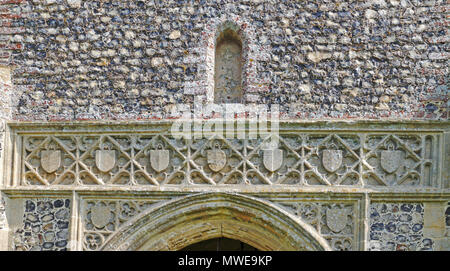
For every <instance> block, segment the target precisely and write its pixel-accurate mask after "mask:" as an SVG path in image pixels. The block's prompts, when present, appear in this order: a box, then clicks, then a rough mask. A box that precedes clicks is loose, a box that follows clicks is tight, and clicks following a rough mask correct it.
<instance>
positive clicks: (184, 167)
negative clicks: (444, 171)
mask: <svg viewBox="0 0 450 271" xmlns="http://www.w3.org/2000/svg"><path fill="white" fill-rule="evenodd" d="M275 137H276V139H277V142H278V145H277V146H274V147H273V148H270V149H268V148H267V145H268V143H269V142H271V141H272V140H273V139H274V138H275ZM439 138H440V135H439V134H438V133H436V134H430V133H423V134H421V133H415V134H411V133H409V134H396V133H387V132H384V133H374V132H372V133H371V132H346V133H323V132H322V133H321V132H301V131H299V132H289V133H287V132H280V134H279V135H272V136H267V137H265V138H260V137H258V138H256V139H235V138H231V139H229V138H224V137H222V136H220V135H215V136H213V137H211V138H209V139H206V138H193V139H185V138H174V137H172V136H171V135H170V134H168V133H154V132H153V133H131V132H130V133H126V132H123V133H106V132H98V133H88V134H83V133H79V134H77V133H70V134H64V133H59V134H53V133H48V134H45V133H39V134H36V135H33V134H25V135H21V136H18V137H17V140H21V142H22V144H21V153H22V155H21V156H18V157H14V159H19V160H20V163H21V169H22V170H20V172H17V174H15V175H14V176H17V178H19V180H18V181H14V182H13V183H15V184H18V185H19V186H30V185H31V186H34V185H77V186H91V185H127V186H145V185H151V186H163V185H198V184H202V185H242V184H244V185H296V186H342V185H345V186H357V187H364V186H400V185H402V186H416V187H437V188H439V187H441V184H440V179H439V176H440V175H439V174H438V173H439V157H440V156H439V155H437V154H435V152H437V151H438V149H439V144H440V140H439ZM14 159H12V160H14ZM12 163H14V161H12Z"/></svg>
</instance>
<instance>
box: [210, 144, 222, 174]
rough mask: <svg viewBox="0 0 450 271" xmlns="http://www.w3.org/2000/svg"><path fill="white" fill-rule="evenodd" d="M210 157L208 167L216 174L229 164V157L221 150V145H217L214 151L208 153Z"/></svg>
mask: <svg viewBox="0 0 450 271" xmlns="http://www.w3.org/2000/svg"><path fill="white" fill-rule="evenodd" d="M206 154H207V157H208V166H209V168H210V169H211V170H212V171H214V172H219V171H220V170H221V169H222V168H223V167H224V166H225V164H226V163H227V156H226V154H225V152H224V151H222V150H221V149H220V145H219V144H218V143H215V145H214V147H213V149H212V150H207V151H206Z"/></svg>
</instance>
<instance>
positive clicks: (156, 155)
mask: <svg viewBox="0 0 450 271" xmlns="http://www.w3.org/2000/svg"><path fill="white" fill-rule="evenodd" d="M158 147H159V149H158V150H151V151H150V165H151V166H152V168H153V169H154V170H155V171H156V172H158V173H159V172H161V171H163V170H165V169H166V168H167V167H168V166H169V151H168V150H163V149H162V146H161V145H159V146H158Z"/></svg>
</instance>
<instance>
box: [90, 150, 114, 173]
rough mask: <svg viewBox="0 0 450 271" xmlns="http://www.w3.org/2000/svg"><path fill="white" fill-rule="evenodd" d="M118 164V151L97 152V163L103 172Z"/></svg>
mask: <svg viewBox="0 0 450 271" xmlns="http://www.w3.org/2000/svg"><path fill="white" fill-rule="evenodd" d="M115 164H116V153H115V151H114V150H97V151H96V153H95V165H96V166H97V168H98V169H99V170H100V171H102V172H108V171H110V170H111V169H113V167H114V165H115Z"/></svg>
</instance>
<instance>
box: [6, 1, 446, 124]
mask: <svg viewBox="0 0 450 271" xmlns="http://www.w3.org/2000/svg"><path fill="white" fill-rule="evenodd" d="M0 4H1V12H2V18H3V19H2V25H3V27H2V33H0V34H1V44H2V49H1V63H3V64H4V65H10V66H11V65H12V66H14V70H13V72H12V82H13V84H14V95H13V99H12V104H11V107H12V108H13V113H12V114H13V119H16V120H44V121H45V120H50V121H51V120H97V119H167V118H177V117H179V112H178V111H177V110H176V108H175V107H176V105H177V104H180V103H187V104H192V102H193V98H194V96H199V97H200V98H202V97H203V98H205V97H204V96H205V95H206V90H205V88H207V86H208V85H210V84H211V82H209V81H208V80H210V78H213V77H211V75H212V73H213V69H214V67H211V66H210V65H209V64H208V63H209V62H210V58H211V55H210V53H209V51H208V47H209V46H210V45H211V43H210V38H211V35H214V32H215V31H216V28H217V27H218V26H220V25H221V23H223V22H225V21H227V20H228V21H233V22H235V23H236V24H237V25H238V27H239V28H240V29H241V31H242V32H244V33H245V35H247V38H248V42H246V44H245V46H244V48H243V50H244V51H246V52H248V55H249V59H247V60H246V61H247V63H246V65H248V66H249V69H248V74H246V76H247V79H248V84H247V85H246V89H244V102H245V103H259V104H282V105H283V106H282V108H281V111H282V117H283V118H287V119H324V118H362V119H367V118H391V119H392V118H396V119H398V118H400V119H447V118H448V105H447V103H448V94H447V92H448V89H447V85H448V76H447V74H448V57H449V49H448V33H447V31H448V30H447V29H446V25H447V23H446V22H447V21H446V20H447V19H446V17H445V14H446V13H447V12H448V9H449V6H448V3H446V1H444V0H427V1H417V0H411V1H406V0H373V1H327V0H320V1H295V0H289V1H274V0H267V1H238V2H233V1H128V0H127V1H95V0H93V1H81V0H75V1H74V0H70V1H67V0H51V1H50V0H45V1H31V0H14V1H12V0H10V1H2V2H1V3H0ZM208 61H209V62H208Z"/></svg>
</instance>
